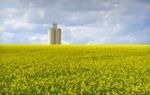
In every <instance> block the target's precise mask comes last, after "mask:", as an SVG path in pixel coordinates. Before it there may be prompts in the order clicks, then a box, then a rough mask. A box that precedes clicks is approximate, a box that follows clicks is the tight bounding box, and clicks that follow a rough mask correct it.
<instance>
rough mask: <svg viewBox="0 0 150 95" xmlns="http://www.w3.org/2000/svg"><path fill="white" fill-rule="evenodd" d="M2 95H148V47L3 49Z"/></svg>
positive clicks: (0, 52) (0, 58)
mask: <svg viewBox="0 0 150 95" xmlns="http://www.w3.org/2000/svg"><path fill="white" fill-rule="evenodd" d="M0 94H2V95H5V94H9V95H10V94H21V95H22V94H23V95H31V94H32V95H33V94H34V95H37V94H38V95H58V94H59V95H97V94H98V95H150V46H149V45H122V46H120V45H110V46H108V45H103V46H98V45H97V46H90V45H89V46H88V45H87V46H82V45H68V46H67V45H61V46H59V45H1V46H0Z"/></svg>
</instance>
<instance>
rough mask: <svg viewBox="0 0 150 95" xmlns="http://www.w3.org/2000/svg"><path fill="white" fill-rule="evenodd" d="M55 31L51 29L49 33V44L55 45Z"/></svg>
mask: <svg viewBox="0 0 150 95" xmlns="http://www.w3.org/2000/svg"><path fill="white" fill-rule="evenodd" d="M55 31H56V30H55V29H54V28H51V33H50V43H51V44H55V42H56V41H55V39H56V38H55Z"/></svg>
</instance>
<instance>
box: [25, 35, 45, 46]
mask: <svg viewBox="0 0 150 95" xmlns="http://www.w3.org/2000/svg"><path fill="white" fill-rule="evenodd" d="M28 39H29V41H30V43H35V44H36V43H37V44H40V43H42V44H46V43H47V42H48V37H47V35H43V34H36V35H32V36H29V37H28Z"/></svg>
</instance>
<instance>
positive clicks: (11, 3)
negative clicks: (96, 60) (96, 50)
mask: <svg viewBox="0 0 150 95" xmlns="http://www.w3.org/2000/svg"><path fill="white" fill-rule="evenodd" d="M149 9H150V1H149V0H0V43H17V44H28V43H35V44H47V31H48V28H50V27H51V24H52V23H53V22H57V23H58V24H59V27H61V29H62V42H63V43H64V44H149V43H150V18H149V16H150V10H149Z"/></svg>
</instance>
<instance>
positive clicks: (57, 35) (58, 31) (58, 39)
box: [55, 29, 61, 44]
mask: <svg viewBox="0 0 150 95" xmlns="http://www.w3.org/2000/svg"><path fill="white" fill-rule="evenodd" d="M55 36H56V44H61V29H57V31H56V35H55Z"/></svg>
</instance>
